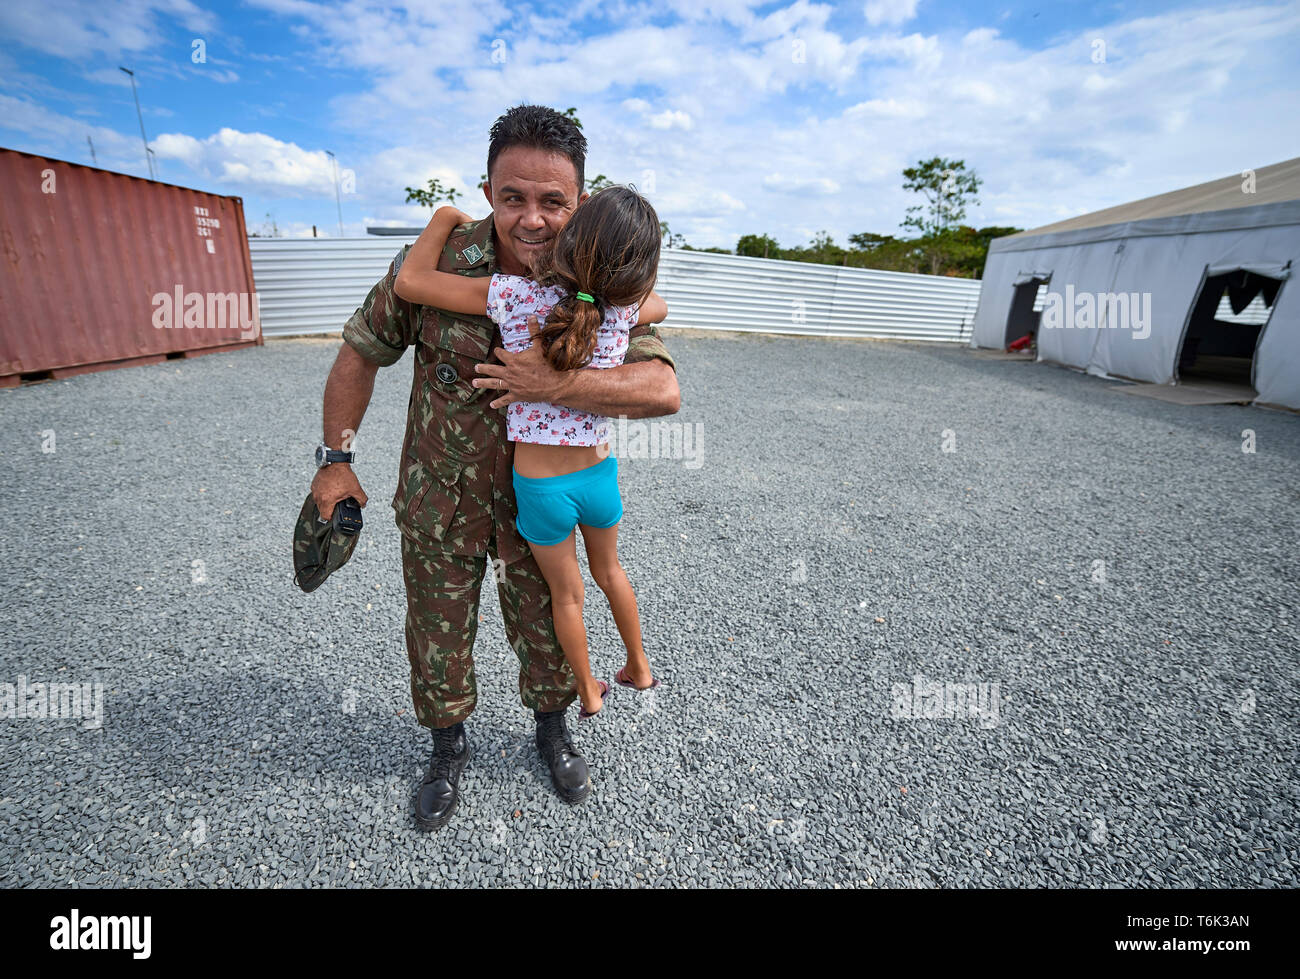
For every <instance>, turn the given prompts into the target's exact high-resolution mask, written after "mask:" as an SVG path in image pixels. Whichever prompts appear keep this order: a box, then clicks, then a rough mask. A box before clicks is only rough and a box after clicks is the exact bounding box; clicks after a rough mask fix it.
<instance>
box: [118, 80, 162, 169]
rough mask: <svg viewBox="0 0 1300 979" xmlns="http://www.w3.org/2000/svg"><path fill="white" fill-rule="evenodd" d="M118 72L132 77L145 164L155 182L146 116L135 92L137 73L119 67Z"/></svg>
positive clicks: (133, 95)
mask: <svg viewBox="0 0 1300 979" xmlns="http://www.w3.org/2000/svg"><path fill="white" fill-rule="evenodd" d="M117 67H118V71H124V72H126V73H127V74H128V75H129V76H130V77H131V96H132V97H133V98H134V99H135V117H136V118H137V119H139V120H140V142H142V143H144V162H145V163H146V164H147V165H148V167H149V179H150V180H153V179H154V175H153V158H152V157H151V156H150V155H149V139H148V137H146V136H145V134H144V114H143V113H141V112H140V96H139V94H138V93H137V92H136V90H135V72H133V71H132V70H131V69H130V68H123V67H122V66H121V65H118V66H117Z"/></svg>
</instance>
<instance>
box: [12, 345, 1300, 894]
mask: <svg viewBox="0 0 1300 979" xmlns="http://www.w3.org/2000/svg"><path fill="white" fill-rule="evenodd" d="M337 343H338V341H337V340H331V341H325V340H292V341H286V340H280V341H270V342H268V343H267V345H266V346H265V347H264V348H262V349H253V350H246V351H241V352H236V353H230V354H220V355H214V356H207V357H200V358H196V359H194V360H190V361H173V362H169V363H167V364H165V365H159V366H150V367H140V368H133V369H127V370H118V371H110V372H106V373H101V374H94V375H88V376H83V377H77V378H73V379H71V380H68V381H60V382H52V383H46V384H40V385H36V386H32V387H28V388H23V389H19V390H16V391H4V392H0V406H3V418H4V428H5V430H6V431H7V432H8V433H9V436H8V438H7V439H5V441H4V444H3V452H2V453H0V455H2V456H3V458H2V459H0V462H2V463H3V464H2V465H0V488H2V489H3V493H4V499H5V500H6V519H7V521H8V525H9V526H8V530H7V532H6V534H5V538H6V540H7V541H8V542H9V543H8V545H7V548H6V550H7V552H8V553H7V560H5V561H4V562H3V564H0V588H2V589H3V592H4V594H5V596H6V598H7V602H8V605H7V611H6V620H7V625H6V628H5V630H4V635H3V643H2V644H0V681H3V682H5V683H10V684H15V685H16V684H17V683H18V682H19V677H20V676H23V677H25V678H26V682H27V683H28V684H31V683H34V682H51V681H53V682H59V683H66V682H76V683H90V684H93V683H96V682H99V683H102V684H103V687H102V690H103V700H102V704H103V718H102V726H100V727H88V726H87V725H88V724H93V723H94V721H93V720H90V721H85V720H79V719H77V718H59V719H44V720H41V719H33V718H10V719H6V720H3V721H0V884H3V885H7V886H14V885H20V886H22V885H41V886H48V885H69V884H71V885H80V886H102V885H125V886H156V885H164V884H167V885H187V884H195V885H212V884H217V885H239V886H250V887H251V886H256V887H275V886H302V885H309V886H321V885H343V886H398V887H401V886H410V885H439V884H459V885H488V886H493V885H534V884H543V885H578V884H584V883H585V884H594V885H596V886H599V885H614V886H628V885H631V886H678V885H701V886H704V885H727V886H755V885H768V886H773V885H774V886H789V885H801V886H802V885H807V886H827V887H829V886H840V887H868V886H874V887H926V888H928V887H968V886H1012V887H1032V886H1041V885H1063V886H1088V887H1110V886H1128V887H1155V886H1191V887H1210V886H1215V887H1220V886H1246V887H1272V886H1277V885H1284V886H1291V887H1294V886H1296V884H1297V860H1298V857H1297V853H1296V844H1297V837H1296V826H1295V818H1294V817H1295V813H1296V810H1297V794H1298V789H1297V778H1296V758H1297V747H1300V733H1298V732H1300V724H1298V722H1300V711H1298V710H1297V692H1296V683H1295V679H1296V673H1297V665H1296V654H1297V650H1298V649H1300V627H1298V626H1297V622H1296V618H1297V611H1296V605H1297V602H1296V582H1297V581H1300V567H1298V564H1300V558H1298V557H1297V551H1296V541H1297V540H1298V539H1300V417H1296V416H1293V415H1289V414H1286V413H1281V412H1271V411H1266V410H1262V409H1255V408H1242V407H1208V408H1183V407H1175V406H1171V405H1166V404H1161V403H1159V402H1155V401H1149V400H1145V399H1139V398H1130V397H1125V396H1122V395H1117V394H1115V393H1114V392H1112V391H1111V390H1109V388H1110V387H1111V386H1112V385H1111V384H1110V383H1109V382H1106V381H1103V380H1100V379H1097V378H1093V377H1086V376H1082V375H1079V374H1075V373H1072V372H1070V371H1066V370H1063V369H1060V368H1056V367H1051V366H1048V365H1022V364H1011V363H998V362H992V361H986V360H980V359H978V358H976V357H974V356H973V355H972V354H971V353H969V352H968V351H965V350H962V349H957V348H953V347H940V346H931V345H922V344H903V343H884V342H869V341H853V340H824V339H806V338H792V337H765V336H744V337H736V336H730V335H720V334H714V335H686V334H671V335H670V336H669V344H670V347H671V349H672V351H673V353H674V354H675V356H676V357H677V358H678V362H679V366H680V380H681V385H682V394H683V409H682V412H681V413H680V414H679V415H678V416H677V417H676V418H674V419H672V421H677V422H684V423H688V424H690V425H692V426H695V425H699V426H701V427H700V428H699V429H698V430H696V429H693V430H696V431H698V432H699V433H700V436H701V439H702V442H701V443H700V444H701V446H702V450H703V451H702V455H701V456H700V461H701V462H702V464H701V465H699V466H692V465H688V464H687V462H688V460H683V459H662V458H661V459H627V458H625V459H624V460H623V461H622V462H621V465H620V469H621V473H620V476H621V482H622V487H623V492H624V499H625V502H626V509H627V514H626V518H625V522H624V534H623V538H624V564H625V566H626V568H627V570H628V573H629V575H630V577H631V579H632V581H633V584H634V585H635V586H636V588H637V590H638V598H639V601H640V605H641V612H642V618H643V622H644V625H645V631H646V646H647V649H648V651H649V653H650V657H651V662H652V664H653V665H654V666H655V668H656V670H657V672H658V673H659V675H660V676H661V677H662V678H663V680H664V686H663V687H662V688H661V689H659V690H658V691H656V692H654V693H653V694H649V693H647V694H634V693H632V692H631V691H625V690H621V689H618V688H616V690H615V693H614V694H613V695H612V696H611V698H610V701H609V704H608V709H607V710H606V711H605V712H603V714H602V715H601V717H600V718H599V719H598V720H596V721H592V722H583V723H582V724H581V725H579V724H578V723H577V720H576V707H575V708H573V709H572V710H571V712H570V715H569V716H570V727H571V729H573V730H575V731H576V732H577V739H578V743H579V745H580V747H581V748H582V750H583V751H584V753H585V754H586V756H587V758H588V760H589V762H590V764H591V767H592V772H593V781H594V783H595V791H594V793H593V795H592V797H591V798H590V799H589V800H588V801H587V802H585V803H584V804H582V805H580V806H577V807H569V806H566V805H565V804H563V803H562V802H561V801H560V800H559V799H558V798H557V797H556V796H555V795H554V793H553V791H552V789H551V787H550V782H549V779H548V776H547V772H546V769H545V767H544V765H543V764H542V762H541V761H540V760H539V758H538V757H537V753H536V750H535V749H534V747H533V744H532V734H533V724H532V719H531V715H529V714H528V713H527V712H526V711H525V710H524V709H523V708H522V707H521V705H520V704H519V701H518V696H517V693H516V692H515V682H516V671H515V668H514V662H515V661H514V656H513V654H512V653H511V651H510V650H509V647H508V646H507V645H506V642H505V639H504V636H503V631H502V626H501V619H500V612H499V607H498V604H497V598H496V591H495V587H492V586H491V584H489V587H486V588H485V589H484V591H483V602H482V616H483V622H482V626H481V627H480V633H479V639H478V644H477V648H476V654H477V662H478V664H479V679H480V703H479V708H478V710H477V711H476V713H475V714H474V716H473V717H472V718H471V719H470V721H469V723H468V724H467V729H468V732H469V735H470V738H471V741H472V745H473V751H474V754H473V757H472V758H471V760H470V764H469V767H468V768H467V769H466V772H465V775H464V777H463V779H462V782H461V805H460V809H459V811H458V813H457V815H456V817H455V818H454V820H453V822H452V824H451V825H450V826H449V827H447V828H446V829H444V830H442V831H441V832H439V833H435V834H431V835H426V834H421V833H419V832H417V831H416V830H415V829H414V828H413V824H412V822H411V818H410V815H409V798H410V792H411V790H412V788H413V787H414V785H415V783H416V782H417V781H418V780H419V778H420V775H421V774H422V772H423V770H424V766H425V765H426V764H427V761H428V754H429V748H428V743H429V742H428V738H427V736H426V734H425V732H424V731H423V730H422V729H421V728H419V727H418V726H417V725H416V723H415V720H414V718H413V716H412V713H411V709H410V701H409V692H408V686H407V683H408V680H407V663H406V654H405V649H404V645H403V634H402V619H403V613H404V597H403V591H402V584H401V573H400V560H399V549H398V533H397V529H396V527H395V526H394V524H393V522H392V514H391V511H390V510H389V509H388V507H387V503H388V500H390V499H391V497H392V494H393V490H394V487H395V483H396V474H397V457H398V449H399V445H400V439H401V432H402V425H403V422H404V418H405V407H406V402H407V396H408V391H409V385H410V373H409V372H410V361H409V357H408V358H407V359H405V360H404V361H402V363H401V364H400V365H399V366H397V367H396V368H394V369H392V370H388V371H383V372H381V374H380V378H379V383H378V385H377V387H376V393H375V399H374V402H373V403H372V406H371V409H370V412H369V414H368V416H367V419H366V423H365V425H364V426H363V430H362V435H361V438H360V440H359V442H358V446H359V449H360V450H361V451H362V452H363V453H364V456H363V458H364V459H365V462H364V464H363V466H362V472H363V473H364V476H363V479H364V481H365V486H366V489H367V491H368V492H369V494H370V497H371V506H370V507H369V510H368V522H367V526H366V529H365V531H364V532H363V534H364V537H363V540H362V547H361V548H360V549H359V550H358V553H357V554H356V555H355V556H354V558H353V560H352V562H351V564H349V565H348V566H347V567H346V568H344V569H343V570H342V571H341V572H339V573H338V574H336V575H335V576H334V577H333V578H331V579H330V581H329V582H327V583H326V584H325V585H324V586H323V587H322V588H321V589H320V590H319V591H317V592H315V593H313V594H311V595H303V594H302V593H300V592H299V591H298V590H297V589H296V588H294V586H293V584H292V582H291V560H290V555H289V539H290V535H291V529H292V524H293V520H294V517H295V515H296V514H297V511H298V508H299V506H300V505H301V503H302V498H303V495H304V493H305V492H306V489H307V485H308V482H309V480H310V478H311V474H312V468H311V462H310V456H311V451H312V447H313V445H314V444H315V442H316V439H317V436H318V434H319V417H320V392H321V390H322V387H323V384H324V379H325V375H326V373H327V370H328V367H329V364H330V362H331V360H332V357H333V354H334V351H335V349H336V347H337ZM1243 429H1252V430H1253V431H1254V433H1255V442H1256V451H1255V452H1254V453H1246V452H1243V451H1242V444H1243V434H1242V432H1243ZM50 430H52V431H53V432H54V433H55V436H54V438H55V442H54V446H53V448H54V449H55V451H54V452H52V453H49V452H42V442H43V440H44V441H45V442H46V443H47V446H48V436H44V435H43V434H42V433H44V432H47V431H50ZM945 447H946V448H949V449H951V450H952V451H944V449H945ZM490 581H491V579H490V577H489V582H490ZM587 610H588V611H587V621H588V627H589V630H590V634H591V642H592V650H593V661H594V664H595V665H596V667H597V670H598V675H603V676H606V677H608V676H610V675H612V673H613V672H614V670H615V669H616V668H617V666H618V665H619V664H620V663H621V648H622V647H621V645H620V643H619V641H618V635H617V632H616V630H615V628H614V624H613V620H612V618H611V616H610V614H609V611H608V608H607V607H606V605H605V603H604V599H603V596H601V594H600V593H599V591H598V590H597V589H596V588H595V587H594V585H591V586H590V587H589V591H588V604H587ZM917 677H920V678H921V679H920V680H919V681H915V680H914V678H917ZM915 682H919V683H920V684H921V685H923V686H924V685H927V684H930V683H937V684H967V683H975V684H986V685H987V686H985V687H983V688H981V690H982V696H983V698H984V699H983V701H982V702H981V703H982V707H983V713H982V714H979V715H972V714H970V713H969V712H966V713H963V712H961V711H956V712H951V711H950V712H949V713H956V714H957V715H958V716H951V717H945V716H933V715H934V714H935V713H936V711H935V710H933V709H932V708H933V704H934V703H935V701H934V699H933V698H927V699H924V700H921V699H918V700H917V701H915V702H914V703H912V704H910V705H909V704H908V703H907V698H906V697H904V696H903V695H902V691H903V690H904V689H906V690H908V691H910V690H912V688H913V684H914V683H915ZM995 685H996V686H995ZM962 702H963V703H964V702H965V701H962ZM927 714H929V715H931V716H927ZM914 715H915V716H914Z"/></svg>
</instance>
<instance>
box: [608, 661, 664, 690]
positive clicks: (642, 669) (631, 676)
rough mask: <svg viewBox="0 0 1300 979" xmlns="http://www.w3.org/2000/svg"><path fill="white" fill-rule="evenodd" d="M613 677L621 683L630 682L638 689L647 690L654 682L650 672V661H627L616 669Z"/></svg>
mask: <svg viewBox="0 0 1300 979" xmlns="http://www.w3.org/2000/svg"><path fill="white" fill-rule="evenodd" d="M614 679H616V680H618V681H619V682H620V683H623V684H628V683H630V684H632V686H634V687H636V688H637V689H638V690H649V689H650V688H651V687H652V686H654V684H655V678H654V674H653V673H651V672H650V663H649V662H647V661H644V660H643V661H642V662H640V663H629V664H628V665H627V666H625V667H623V668H622V669H621V670H619V671H618V676H616V677H615V678H614Z"/></svg>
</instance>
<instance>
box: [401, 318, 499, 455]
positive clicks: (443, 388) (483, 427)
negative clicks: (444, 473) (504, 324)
mask: <svg viewBox="0 0 1300 979" xmlns="http://www.w3.org/2000/svg"><path fill="white" fill-rule="evenodd" d="M482 324H486V326H483V325H482ZM495 330H496V327H495V326H494V325H493V323H492V321H491V320H489V319H488V318H487V317H486V316H484V317H482V318H481V322H480V318H479V317H467V316H456V315H453V314H450V313H441V312H439V311H438V310H435V309H428V308H426V309H425V311H424V313H423V318H422V319H421V325H420V347H419V359H420V374H421V379H420V382H421V385H422V387H423V396H422V399H421V400H422V406H421V408H422V411H423V412H424V413H425V416H426V417H424V418H423V419H422V424H421V426H420V429H419V430H420V433H421V434H420V436H419V445H418V446H417V455H418V457H419V458H421V459H429V458H433V457H435V456H439V455H441V456H449V457H451V458H453V459H458V460H461V461H466V462H467V461H471V460H478V459H481V458H482V457H483V455H484V454H485V453H486V452H488V451H489V449H490V448H491V447H492V445H493V440H492V439H491V437H490V436H491V432H490V431H489V429H490V428H491V427H492V425H493V422H492V421H489V419H488V416H489V415H490V414H493V413H494V410H493V409H492V408H491V407H489V405H490V403H491V401H492V398H493V397H494V396H495V395H494V392H493V390H492V389H490V388H481V389H480V388H476V387H474V384H473V381H474V378H476V377H478V376H479V374H478V372H477V371H475V370H474V368H475V367H476V366H478V365H479V364H482V363H484V362H486V361H487V359H488V354H489V353H490V352H491V349H492V339H493V337H494V334H495Z"/></svg>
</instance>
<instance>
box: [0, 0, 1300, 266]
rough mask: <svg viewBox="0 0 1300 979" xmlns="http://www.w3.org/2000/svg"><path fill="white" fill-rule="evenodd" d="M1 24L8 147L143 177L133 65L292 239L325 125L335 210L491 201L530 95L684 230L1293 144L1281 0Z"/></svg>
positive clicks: (351, 227) (159, 113)
mask: <svg viewBox="0 0 1300 979" xmlns="http://www.w3.org/2000/svg"><path fill="white" fill-rule="evenodd" d="M0 40H2V44H0V145H4V146H8V147H12V148H15V149H21V150H25V151H28V152H35V153H40V154H44V155H48V156H52V157H56V158H60V159H66V160H72V161H74V162H79V163H90V162H91V160H90V148H89V146H88V144H87V141H86V138H87V136H89V137H90V138H91V139H92V140H93V141H94V145H95V151H96V153H97V154H98V160H99V165H100V166H103V167H106V168H109V169H113V170H120V171H122V172H125V173H132V174H136V175H144V174H145V173H146V166H145V161H144V151H143V149H142V147H141V142H140V131H139V125H138V123H137V120H136V113H135V106H134V103H133V102H132V99H131V89H130V83H129V80H128V79H127V77H126V76H125V75H123V74H122V73H121V72H120V71H119V70H118V66H119V65H125V66H127V67H129V68H132V69H133V70H134V71H135V72H136V77H137V84H138V87H139V93H140V101H141V104H142V107H143V110H144V123H145V128H146V131H147V134H148V137H149V141H150V145H151V146H153V148H154V150H155V152H156V154H157V158H158V161H159V165H160V170H161V173H160V176H161V179H164V180H167V181H169V182H173V183H178V184H182V185H185V186H190V187H198V188H201V189H204V190H209V191H213V192H217V193H222V194H236V195H239V196H241V197H243V198H244V202H245V212H246V217H247V221H248V224H249V226H250V228H252V229H255V230H256V229H259V228H261V227H263V226H265V225H266V223H267V215H268V214H269V215H270V216H271V217H273V218H274V220H275V222H276V224H277V225H278V227H279V229H280V231H281V233H282V234H291V235H292V234H310V233H311V226H312V224H316V225H317V226H318V227H319V229H320V232H321V233H322V234H328V235H336V234H338V217H337V211H336V206H335V198H334V182H333V172H332V170H331V166H330V160H329V158H328V157H327V156H326V153H325V151H326V150H332V151H333V152H334V153H335V154H336V155H337V158H338V160H339V164H340V167H341V168H343V169H344V170H345V171H347V173H348V176H349V178H350V182H349V187H348V189H349V191H350V192H349V193H347V194H345V195H344V196H343V200H342V207H343V223H344V230H345V233H346V234H348V235H358V234H364V228H365V226H366V225H371V224H388V225H411V224H422V223H423V220H425V219H427V216H428V215H427V212H425V211H423V210H422V209H421V208H419V207H417V206H415V205H410V204H404V203H403V198H404V196H405V193H404V191H403V188H404V187H405V186H406V185H408V184H410V185H416V184H422V183H423V182H424V181H426V180H427V179H428V178H430V177H437V178H438V179H439V180H441V181H442V182H443V183H444V184H447V183H450V184H451V185H453V186H455V187H457V188H458V189H460V190H461V191H462V192H465V193H467V195H468V196H467V200H466V201H463V202H462V206H463V207H465V209H466V210H468V211H470V212H471V213H474V214H476V215H477V214H480V213H486V210H487V208H486V204H485V202H483V200H482V197H481V195H480V194H479V192H478V191H477V190H476V189H474V190H471V188H473V187H475V185H476V183H477V178H478V175H479V174H480V173H481V172H482V171H483V169H484V160H485V158H486V154H487V131H488V128H489V126H490V125H491V123H492V121H493V119H494V118H495V117H496V116H497V115H499V114H500V113H501V112H502V111H503V110H504V109H506V108H508V107H509V106H510V105H514V104H518V103H519V102H524V101H534V102H541V103H544V104H548V105H552V106H555V107H557V108H560V109H564V108H566V107H568V106H575V107H576V108H577V110H578V114H579V116H580V118H581V119H582V120H583V124H584V127H585V130H584V131H585V132H586V134H587V137H588V140H589V141H590V144H591V145H590V153H589V157H588V173H589V174H594V173H604V174H607V175H608V176H609V177H611V178H613V179H615V180H617V181H620V182H632V183H635V184H637V185H638V187H640V188H641V189H643V190H644V191H645V192H646V193H647V196H649V197H650V198H651V200H652V201H653V202H654V204H655V206H656V208H657V209H658V210H659V213H660V216H661V217H662V218H663V219H665V220H667V221H668V222H669V223H670V224H671V226H672V228H673V230H674V231H678V232H681V233H683V234H684V235H685V236H686V239H687V240H688V241H689V242H690V243H691V244H693V245H699V246H707V245H721V246H724V247H732V246H734V244H735V241H736V238H737V237H738V236H739V235H741V234H745V233H768V234H772V235H774V236H775V237H776V238H777V239H778V240H779V241H780V242H781V243H782V244H787V245H794V244H800V243H804V242H807V241H809V240H810V239H811V238H812V237H813V235H814V234H815V233H816V232H817V231H819V230H821V229H825V230H828V231H829V232H830V233H831V234H832V235H833V236H834V238H835V239H836V240H837V241H840V242H841V243H842V242H844V241H845V239H846V238H847V236H848V235H849V234H852V233H854V232H858V231H874V232H878V233H884V234H895V233H899V221H901V220H902V218H903V216H904V212H905V209H906V207H907V206H908V204H909V203H912V201H910V200H909V199H908V195H906V194H905V193H904V192H903V191H902V189H901V182H902V180H901V176H900V171H901V170H902V169H903V167H905V166H908V165H910V164H912V163H914V162H915V161H916V160H918V159H922V158H928V157H931V156H936V155H939V156H946V157H951V158H959V159H963V160H965V161H966V163H967V166H968V167H971V168H973V169H974V170H975V171H976V172H977V173H978V174H979V175H980V177H981V178H982V179H983V181H984V186H983V188H982V190H981V193H980V205H979V206H978V207H976V208H975V209H973V210H972V212H971V213H970V215H969V216H968V221H969V223H972V224H976V225H989V224H999V225H1008V224H1012V225H1018V226H1020V227H1035V226H1037V225H1041V224H1046V223H1049V222H1051V221H1056V220H1060V219H1061V218H1064V217H1069V216H1071V215H1074V214H1080V213H1085V212H1087V211H1092V210H1096V209H1098V208H1101V207H1107V206H1110V205H1112V204H1117V203H1122V202H1124V201H1128V200H1133V199H1136V198H1140V197H1144V196H1148V195H1150V194H1156V193H1161V192H1163V191H1166V190H1173V189H1176V188H1178V187H1183V186H1187V185H1189V184H1193V183H1198V182H1200V181H1203V180H1209V179H1213V178H1215V177H1221V176H1226V175H1228V174H1232V173H1239V172H1240V171H1242V170H1243V169H1246V168H1256V167H1260V166H1263V165H1266V164H1269V163H1276V162H1278V161H1279V160H1283V159H1289V158H1291V157H1295V156H1300V124H1298V123H1297V120H1298V119H1300V67H1298V66H1300V58H1297V57H1296V54H1295V52H1296V51H1297V50H1300V3H1294V2H1293V3H1263V4H1228V3H1208V4H1186V3H1174V2H1132V3H1088V2H1080V3H982V2H973V3H971V2H963V3H957V2H951V0H865V2H857V3H847V4H822V3H810V2H807V0H799V2H795V3H789V2H776V3H755V2H748V0H651V2H646V3H640V2H630V0H575V2H573V3H565V4H561V3H556V4H551V3H538V4H517V3H504V2H500V0H482V2H470V0H464V2H443V0H423V2H415V3H408V4H400V5H399V4H394V5H388V4H377V3H367V2H323V0H322V2H317V0H251V2H246V3H215V4H210V3H202V2H198V0H117V2H114V0H98V2H80V0H54V2H49V0H47V2H44V3H41V4H25V3H7V4H3V5H0ZM196 40H200V41H202V42H203V48H204V54H205V60H204V61H203V62H201V63H197V62H196V61H195V58H194V55H195V45H194V42H195V41H196ZM1099 44H1100V45H1101V47H1099ZM1100 53H1104V60H1103V59H1099V58H1098V54H1100ZM353 181H354V184H355V186H352V182H353Z"/></svg>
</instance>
